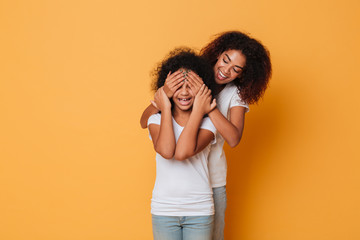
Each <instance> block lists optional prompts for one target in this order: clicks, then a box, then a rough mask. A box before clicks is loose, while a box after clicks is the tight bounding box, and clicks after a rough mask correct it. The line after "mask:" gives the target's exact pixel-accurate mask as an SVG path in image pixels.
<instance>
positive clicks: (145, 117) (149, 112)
mask: <svg viewBox="0 0 360 240" xmlns="http://www.w3.org/2000/svg"><path fill="white" fill-rule="evenodd" d="M158 112H159V109H157V108H156V107H154V106H153V105H152V104H150V105H149V106H148V107H147V108H146V109H145V111H144V112H143V114H142V115H141V118H140V125H141V128H147V121H148V119H149V117H150V116H151V115H153V114H155V113H158Z"/></svg>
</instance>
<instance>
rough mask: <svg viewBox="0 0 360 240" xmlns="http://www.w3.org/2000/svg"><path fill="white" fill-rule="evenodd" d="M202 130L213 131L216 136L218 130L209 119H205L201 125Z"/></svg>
mask: <svg viewBox="0 0 360 240" xmlns="http://www.w3.org/2000/svg"><path fill="white" fill-rule="evenodd" d="M200 128H201V129H206V130H209V131H211V132H212V133H214V135H215V134H216V128H215V126H214V124H213V123H212V121H211V120H210V118H209V117H204V118H203V119H202V122H201V125H200Z"/></svg>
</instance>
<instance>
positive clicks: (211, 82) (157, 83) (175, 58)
mask: <svg viewBox="0 0 360 240" xmlns="http://www.w3.org/2000/svg"><path fill="white" fill-rule="evenodd" d="M180 68H185V69H189V70H191V71H194V72H195V73H196V74H197V75H199V77H201V78H202V80H203V81H204V83H205V85H206V86H207V87H208V88H209V89H210V90H211V91H212V92H214V90H215V87H216V84H215V79H214V71H213V68H212V67H211V65H210V64H209V62H208V61H207V60H205V59H204V58H202V57H200V56H199V55H197V54H196V53H195V52H194V51H193V50H191V49H190V48H186V47H180V48H176V49H174V50H173V51H171V52H170V53H169V54H168V55H167V56H166V57H165V58H164V60H162V62H160V63H159V64H158V66H157V68H156V69H155V70H154V71H153V72H152V75H153V78H154V82H153V86H152V88H153V90H155V91H156V90H157V89H159V88H161V87H162V86H164V84H165V80H166V77H167V75H168V73H169V72H172V73H173V72H176V71H177V70H179V69H180Z"/></svg>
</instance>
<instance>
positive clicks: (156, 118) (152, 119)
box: [147, 113, 161, 126]
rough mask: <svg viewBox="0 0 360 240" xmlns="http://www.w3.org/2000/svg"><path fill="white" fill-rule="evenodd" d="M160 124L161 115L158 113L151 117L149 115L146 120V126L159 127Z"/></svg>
mask: <svg viewBox="0 0 360 240" xmlns="http://www.w3.org/2000/svg"><path fill="white" fill-rule="evenodd" d="M160 122H161V114H160V113H155V114H153V115H151V116H150V117H149V119H148V122H147V125H148V126H149V125H150V124H157V125H160Z"/></svg>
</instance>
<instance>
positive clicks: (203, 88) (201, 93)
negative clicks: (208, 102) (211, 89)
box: [198, 84, 205, 95]
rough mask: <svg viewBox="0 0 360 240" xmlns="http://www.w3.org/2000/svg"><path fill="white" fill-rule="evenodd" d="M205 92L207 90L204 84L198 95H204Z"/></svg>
mask: <svg viewBox="0 0 360 240" xmlns="http://www.w3.org/2000/svg"><path fill="white" fill-rule="evenodd" d="M204 90H205V84H203V85H202V86H201V88H200V90H199V92H198V94H200V95H203V93H204Z"/></svg>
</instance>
